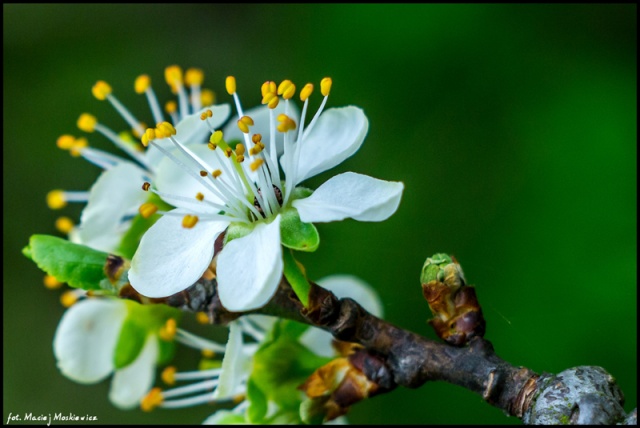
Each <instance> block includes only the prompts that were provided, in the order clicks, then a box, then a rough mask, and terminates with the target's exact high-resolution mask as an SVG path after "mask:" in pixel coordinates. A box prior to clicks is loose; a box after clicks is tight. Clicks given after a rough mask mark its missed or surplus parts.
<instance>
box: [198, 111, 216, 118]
mask: <svg viewBox="0 0 640 428" xmlns="http://www.w3.org/2000/svg"><path fill="white" fill-rule="evenodd" d="M210 117H213V112H212V111H211V109H208V110H207V111H205V112H203V113H202V114H201V115H200V120H207V118H210Z"/></svg>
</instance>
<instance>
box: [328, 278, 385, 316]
mask: <svg viewBox="0 0 640 428" xmlns="http://www.w3.org/2000/svg"><path fill="white" fill-rule="evenodd" d="M316 282H317V283H318V285H320V286H321V287H323V288H326V289H327V290H329V291H331V292H332V293H333V294H335V295H336V297H338V298H340V299H342V298H345V297H349V298H351V299H353V300H355V301H356V302H358V303H360V305H361V306H362V307H363V308H365V309H366V310H367V311H368V312H369V313H371V314H373V315H375V316H377V317H382V316H383V310H382V302H381V301H380V297H379V296H378V293H376V291H375V290H374V289H373V287H371V285H369V284H367V283H366V282H364V281H363V280H362V279H360V278H358V277H357V276H353V275H340V274H338V275H330V276H326V277H324V278H322V279H319V280H318V281H316Z"/></svg>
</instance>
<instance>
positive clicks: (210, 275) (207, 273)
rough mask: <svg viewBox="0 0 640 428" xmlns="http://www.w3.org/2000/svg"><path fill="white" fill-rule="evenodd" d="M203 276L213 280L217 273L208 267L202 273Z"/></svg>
mask: <svg viewBox="0 0 640 428" xmlns="http://www.w3.org/2000/svg"><path fill="white" fill-rule="evenodd" d="M202 277H203V278H204V279H206V280H207V281H211V280H212V279H214V278H215V277H216V274H215V273H213V271H212V270H211V268H207V270H205V271H204V273H203V274H202Z"/></svg>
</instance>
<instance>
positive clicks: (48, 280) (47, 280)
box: [43, 275, 63, 290]
mask: <svg viewBox="0 0 640 428" xmlns="http://www.w3.org/2000/svg"><path fill="white" fill-rule="evenodd" d="M43 282H44V286H45V287H47V288H48V289H49V290H57V289H58V288H60V287H62V284H63V283H62V282H60V281H58V280H57V279H56V277H55V276H53V275H45V276H44V280H43Z"/></svg>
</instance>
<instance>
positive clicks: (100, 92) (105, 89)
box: [91, 80, 111, 101]
mask: <svg viewBox="0 0 640 428" xmlns="http://www.w3.org/2000/svg"><path fill="white" fill-rule="evenodd" d="M91 93H92V94H93V96H94V97H96V98H97V99H99V100H100V101H102V100H104V99H106V98H107V96H108V95H109V94H110V93H111V86H109V84H108V83H107V82H105V81H104V80H98V81H97V82H96V84H95V85H93V88H91Z"/></svg>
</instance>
